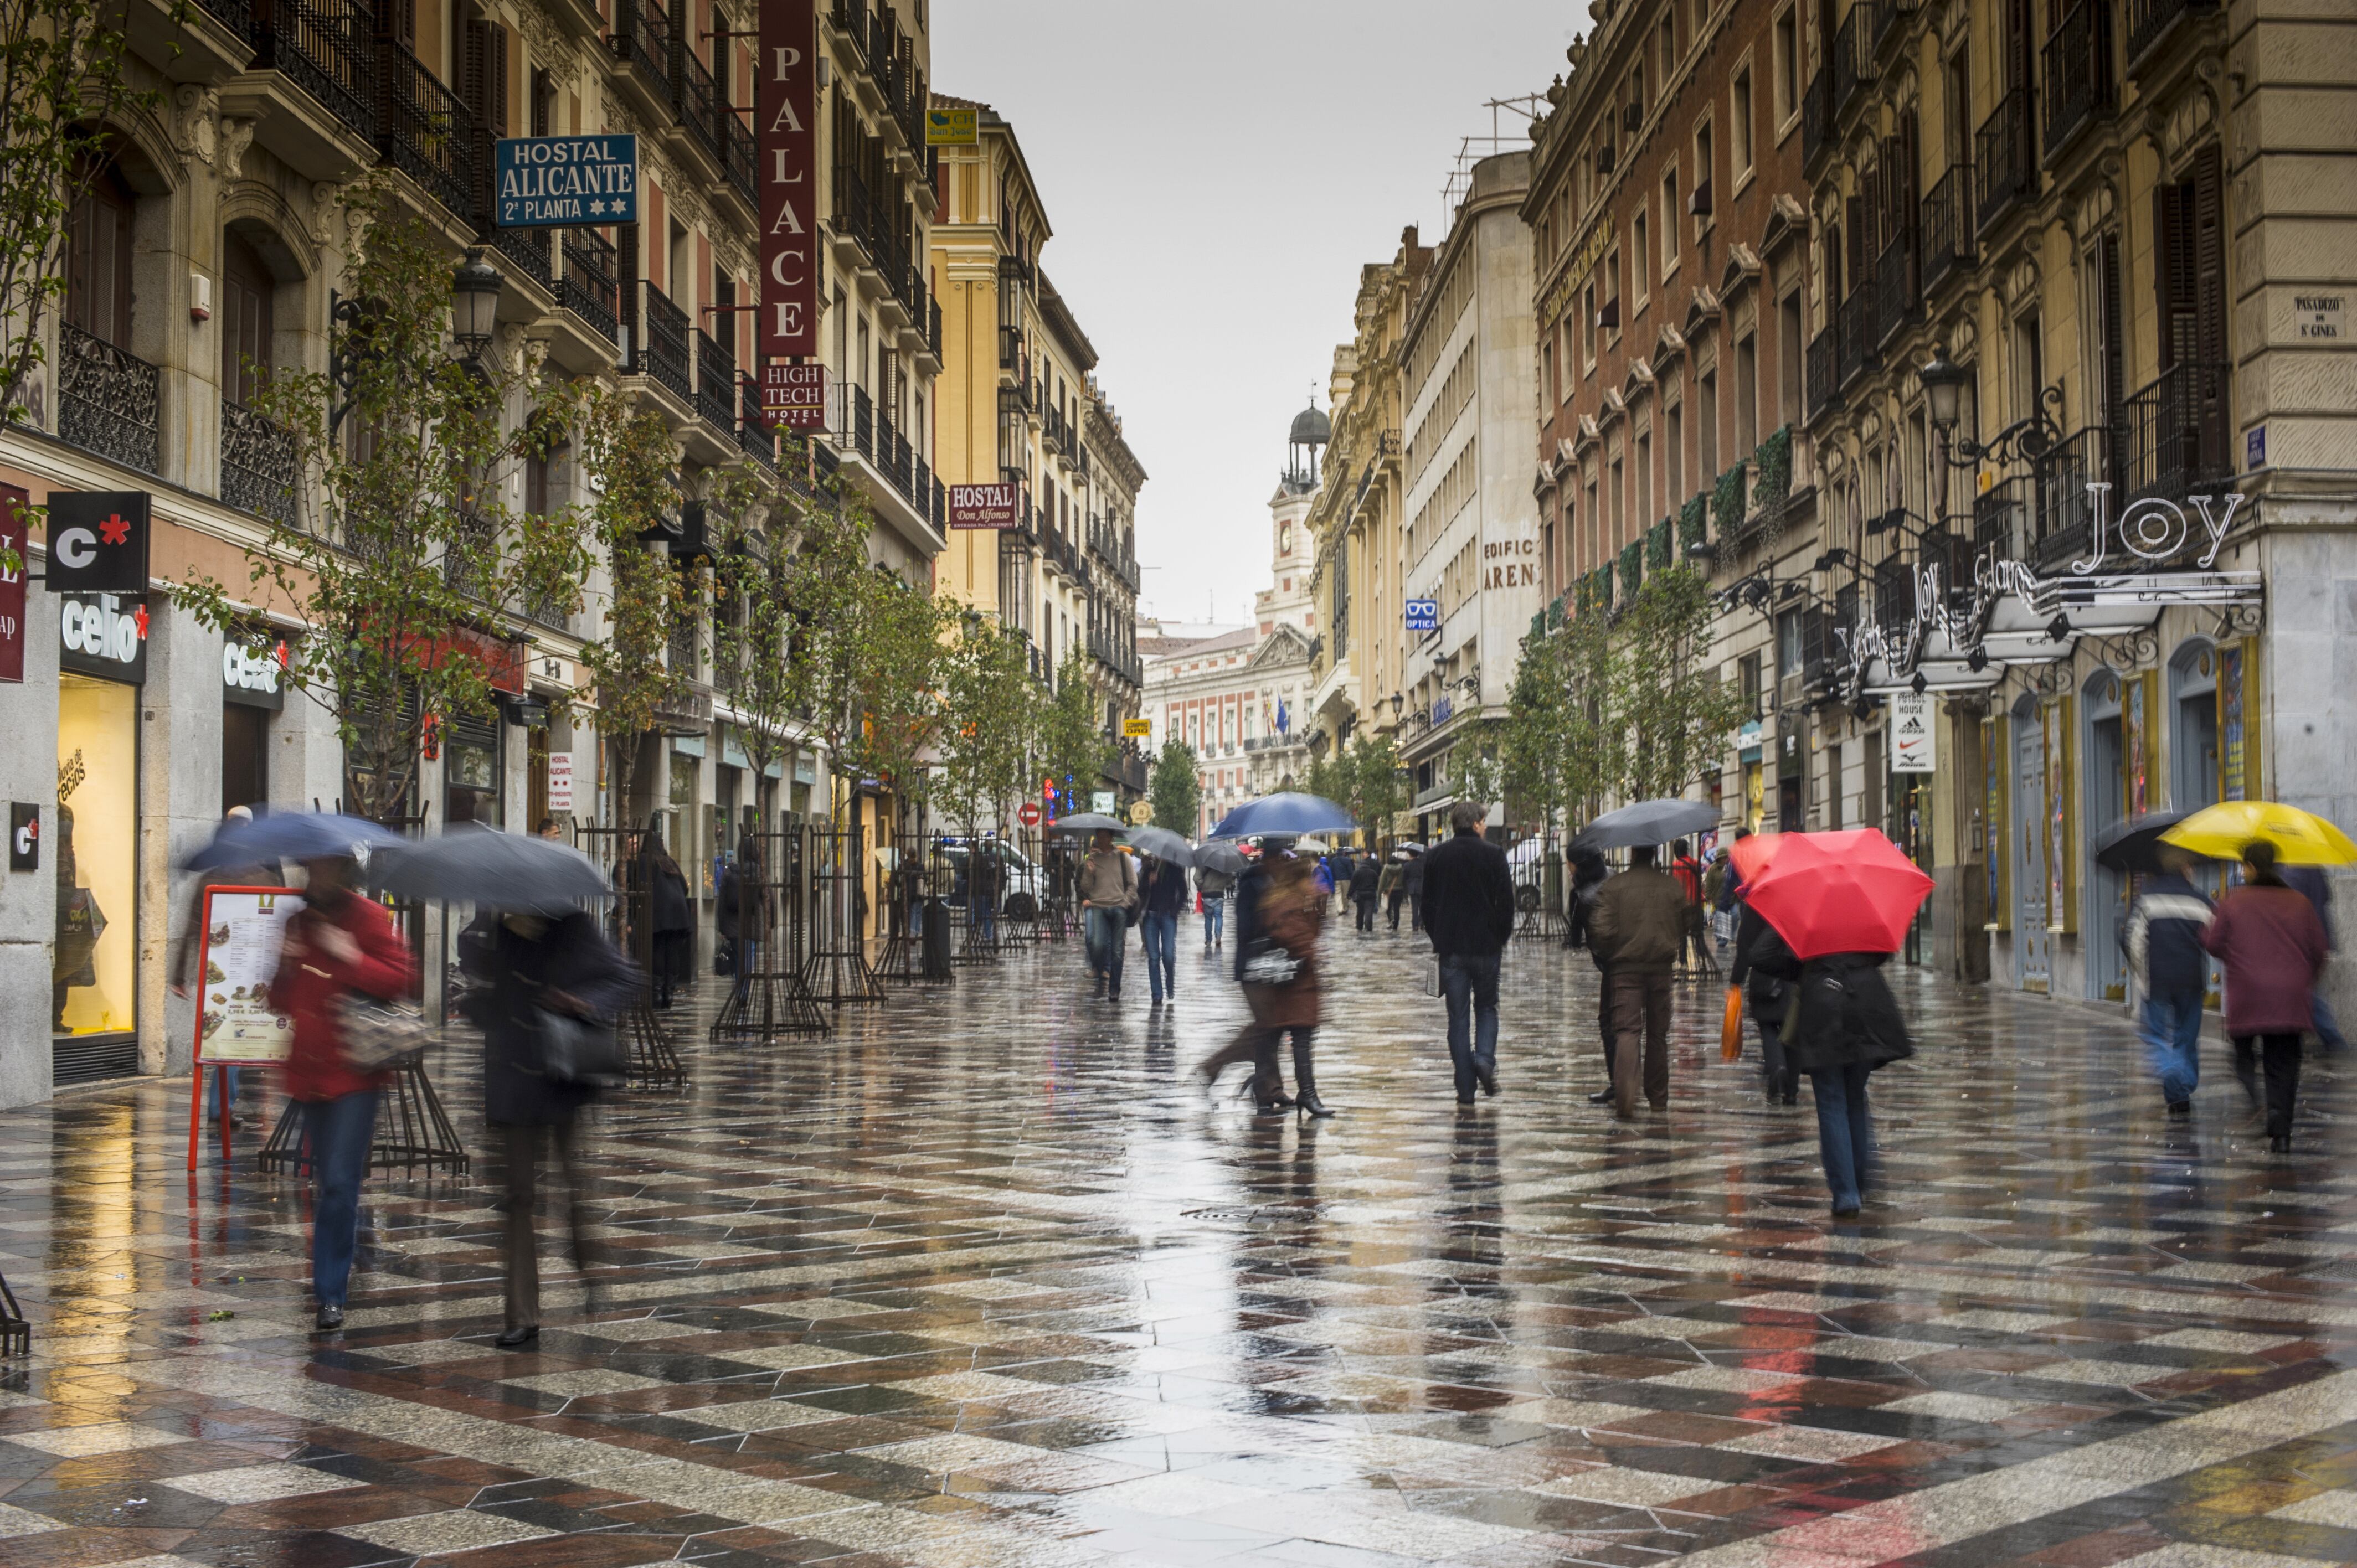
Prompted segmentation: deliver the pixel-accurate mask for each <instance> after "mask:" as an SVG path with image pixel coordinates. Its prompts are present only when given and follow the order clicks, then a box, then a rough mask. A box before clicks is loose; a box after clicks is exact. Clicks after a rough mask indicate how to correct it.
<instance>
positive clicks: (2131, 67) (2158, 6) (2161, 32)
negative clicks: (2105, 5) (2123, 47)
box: [2128, 0, 2218, 76]
mask: <svg viewBox="0 0 2357 1568" xmlns="http://www.w3.org/2000/svg"><path fill="white" fill-rule="evenodd" d="M2217 9H2218V0H2128V74H2129V75H2131V76H2133V75H2135V74H2136V68H2137V67H2138V66H2140V65H2142V64H2144V63H2145V61H2146V60H2147V59H2148V58H2149V57H2150V56H2151V55H2152V54H2153V53H2154V52H2155V51H2156V50H2157V49H2158V48H2159V47H2160V44H2161V41H2162V40H2163V39H2165V38H2168V37H2169V34H2170V33H2171V32H2172V31H2174V30H2175V28H2176V27H2177V24H2178V23H2179V22H2181V21H2184V20H2185V19H2186V18H2187V17H2189V16H2210V15H2212V14H2213V13H2215V12H2216V11H2217Z"/></svg>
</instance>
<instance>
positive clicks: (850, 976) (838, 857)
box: [801, 825, 885, 1011]
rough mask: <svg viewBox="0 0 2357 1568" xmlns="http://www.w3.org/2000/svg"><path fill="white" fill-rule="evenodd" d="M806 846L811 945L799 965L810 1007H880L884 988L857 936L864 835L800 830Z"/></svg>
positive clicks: (830, 829)
mask: <svg viewBox="0 0 2357 1568" xmlns="http://www.w3.org/2000/svg"><path fill="white" fill-rule="evenodd" d="M804 832H805V835H806V837H805V843H807V845H808V852H809V853H808V862H807V871H808V875H807V877H806V884H807V889H808V899H809V904H810V910H811V928H810V929H811V945H810V950H809V952H808V954H807V955H806V956H805V957H804V958H803V960H802V973H801V980H802V987H803V989H804V990H805V991H807V992H808V993H810V995H811V998H812V1000H813V1001H814V1002H818V1003H823V1004H825V1005H827V1006H830V1007H833V1008H834V1009H836V1010H837V1011H841V1010H842V1008H843V1007H844V1006H845V1004H851V1005H854V1006H877V1005H881V1004H882V1003H883V1002H884V1000H885V991H884V983H883V981H881V980H880V979H878V978H877V974H876V968H875V966H874V965H873V964H871V963H869V962H868V961H867V948H866V941H865V940H863V939H862V938H861V936H860V931H859V884H860V878H861V875H862V874H863V871H864V869H865V866H866V852H867V832H866V829H864V828H862V829H856V830H854V829H847V828H836V827H834V826H832V825H830V826H826V827H813V828H808V829H805V830H804Z"/></svg>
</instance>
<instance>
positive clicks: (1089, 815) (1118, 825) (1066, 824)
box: [1048, 811, 1129, 833]
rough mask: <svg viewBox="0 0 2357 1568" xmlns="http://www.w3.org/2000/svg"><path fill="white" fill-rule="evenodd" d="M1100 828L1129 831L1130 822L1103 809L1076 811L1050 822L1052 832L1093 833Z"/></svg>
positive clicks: (1049, 827)
mask: <svg viewBox="0 0 2357 1568" xmlns="http://www.w3.org/2000/svg"><path fill="white" fill-rule="evenodd" d="M1099 828H1108V829H1111V830H1112V831H1113V832H1117V833H1118V832H1127V831H1128V828H1129V824H1128V823H1127V822H1121V821H1119V820H1117V819H1115V818H1113V817H1108V816H1106V815H1105V814H1104V813H1103V812H1102V811H1074V812H1073V813H1072V814H1071V815H1070V816H1068V817H1058V818H1057V819H1056V820H1055V821H1054V822H1049V824H1048V831H1049V832H1051V833H1092V832H1096V831H1097V830H1098V829H1099Z"/></svg>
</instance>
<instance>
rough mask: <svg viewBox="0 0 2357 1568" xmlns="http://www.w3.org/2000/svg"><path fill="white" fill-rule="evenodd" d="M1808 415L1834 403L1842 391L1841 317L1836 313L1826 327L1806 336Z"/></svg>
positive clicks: (1813, 417)
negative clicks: (1808, 337)
mask: <svg viewBox="0 0 2357 1568" xmlns="http://www.w3.org/2000/svg"><path fill="white" fill-rule="evenodd" d="M1808 371H1809V388H1808V392H1809V417H1810V419H1812V420H1813V419H1815V418H1816V417H1817V415H1819V414H1821V413H1824V412H1825V410H1827V409H1829V408H1831V407H1833V406H1834V402H1835V399H1836V398H1837V397H1838V396H1839V395H1840V393H1841V317H1840V315H1839V314H1838V313H1836V314H1835V317H1834V319H1832V320H1831V321H1828V322H1826V323H1825V329H1824V331H1822V332H1820V333H1818V334H1817V335H1816V336H1815V337H1813V338H1810V339H1809V364H1808Z"/></svg>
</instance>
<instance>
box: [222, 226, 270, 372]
mask: <svg viewBox="0 0 2357 1568" xmlns="http://www.w3.org/2000/svg"><path fill="white" fill-rule="evenodd" d="M274 283H275V280H274V279H273V278H272V277H271V275H270V274H269V272H268V271H267V270H266V269H265V268H264V266H263V264H262V258H261V257H260V256H259V255H257V254H256V253H255V252H254V249H253V246H252V245H250V244H248V243H247V242H245V240H244V238H243V237H242V236H241V235H238V234H234V233H224V234H222V235H221V396H223V397H224V398H227V399H228V400H229V401H230V402H231V403H238V404H241V405H242V406H247V407H251V406H252V405H253V396H254V393H256V392H260V391H261V390H262V383H263V382H264V381H267V380H268V379H269V376H270V330H271V324H270V295H271V293H272V291H273V288H274Z"/></svg>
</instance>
